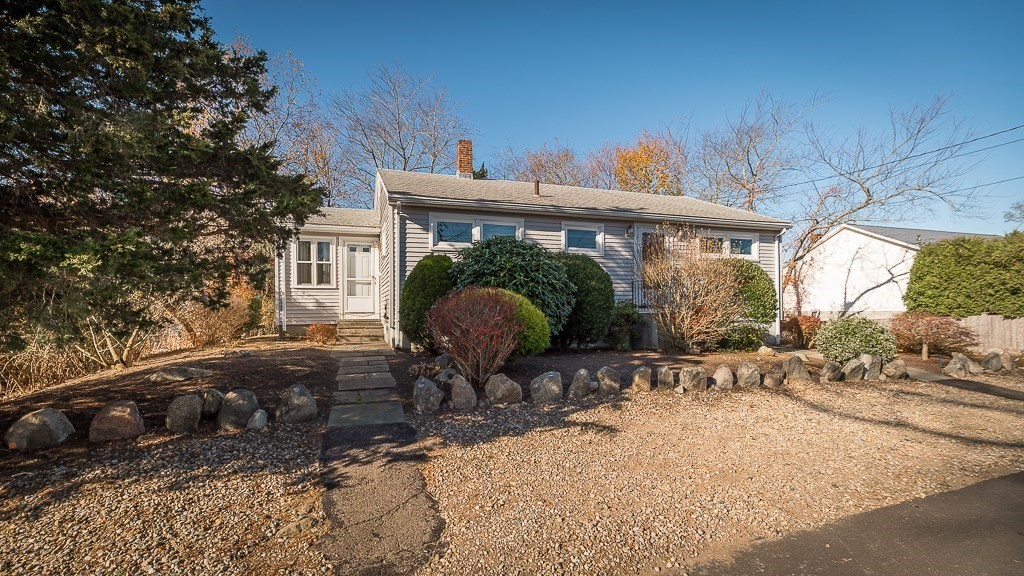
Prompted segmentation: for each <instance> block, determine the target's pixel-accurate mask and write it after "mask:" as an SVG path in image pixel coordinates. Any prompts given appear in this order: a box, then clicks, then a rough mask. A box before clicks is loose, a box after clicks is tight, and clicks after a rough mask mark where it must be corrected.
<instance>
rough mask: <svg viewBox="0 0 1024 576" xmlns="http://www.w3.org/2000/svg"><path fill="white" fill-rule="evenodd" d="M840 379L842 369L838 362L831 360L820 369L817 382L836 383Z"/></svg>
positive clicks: (841, 377)
mask: <svg viewBox="0 0 1024 576" xmlns="http://www.w3.org/2000/svg"><path fill="white" fill-rule="evenodd" d="M842 379H843V367H842V366H840V365H839V362H832V361H831V360H830V361H828V362H825V365H824V366H822V367H821V373H820V374H818V380H819V381H821V382H838V381H840V380H842Z"/></svg>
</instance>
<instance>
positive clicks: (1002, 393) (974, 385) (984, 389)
mask: <svg viewBox="0 0 1024 576" xmlns="http://www.w3.org/2000/svg"><path fill="white" fill-rule="evenodd" d="M932 383H933V384H938V385H940V386H948V387H950V388H956V389H958V390H967V391H969V392H978V393H979V394H987V395H989V396H997V397H999V398H1006V399H1008V400H1022V401H1024V392H1020V391H1018V390H1013V389H1011V388H1003V387H1002V386H996V385H994V384H985V383H983V382H975V381H973V380H960V379H957V378H946V379H944V380H933V381H932Z"/></svg>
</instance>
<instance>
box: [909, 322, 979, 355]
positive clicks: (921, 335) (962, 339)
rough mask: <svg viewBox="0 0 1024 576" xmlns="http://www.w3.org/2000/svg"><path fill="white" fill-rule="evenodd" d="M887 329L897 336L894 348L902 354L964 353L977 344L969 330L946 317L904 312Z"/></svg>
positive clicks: (975, 338)
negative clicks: (901, 351) (902, 352)
mask: <svg viewBox="0 0 1024 576" xmlns="http://www.w3.org/2000/svg"><path fill="white" fill-rule="evenodd" d="M889 330H890V331H891V332H892V333H893V334H894V335H895V336H896V347H897V348H899V349H900V350H903V351H904V352H918V351H920V352H921V357H922V358H925V359H927V358H928V354H929V353H930V352H963V351H965V350H967V349H968V348H971V347H972V346H976V345H977V344H978V339H977V337H976V336H975V335H974V332H971V330H970V329H968V328H967V327H965V326H963V325H962V324H960V323H959V322H957V321H956V320H954V319H953V318H950V317H948V316H935V315H933V314H928V313H927V312H903V313H901V314H897V315H896V316H893V318H892V320H890V322H889Z"/></svg>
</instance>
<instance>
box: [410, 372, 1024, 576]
mask: <svg viewBox="0 0 1024 576" xmlns="http://www.w3.org/2000/svg"><path fill="white" fill-rule="evenodd" d="M568 377H571V375H569V374H563V379H565V378H568ZM1000 378H1001V380H1000V382H999V385H1000V386H1003V387H1006V388H1008V389H1013V390H1018V391H1024V371H1018V372H1017V374H1016V375H1014V376H1003V377H1000ZM1022 416H1024V406H1022V405H1021V402H1020V401H1019V400H1011V399H1007V398H1004V397H1000V396H998V395H993V394H984V393H979V392H976V391H967V390H959V389H955V388H950V387H946V386H942V385H938V384H930V383H922V382H908V381H904V382H876V383H862V384H856V385H853V384H850V385H838V384H837V385H819V384H809V385H805V386H801V385H791V386H789V387H788V388H787V389H786V390H785V391H783V392H769V391H765V390H757V391H746V392H733V393H714V392H709V393H706V394H703V395H685V396H680V395H676V394H674V393H671V392H669V393H659V392H652V393H648V394H642V395H640V394H635V395H634V394H624V395H623V396H621V397H619V398H618V399H615V400H611V401H608V400H604V401H602V400H599V399H596V398H591V399H587V400H584V401H581V402H578V403H566V404H563V405H559V406H554V407H538V406H534V405H530V404H523V405H520V406H516V407H511V408H506V409H488V410H480V411H477V412H473V413H469V414H462V415H456V414H451V413H446V414H443V415H441V416H419V415H412V416H411V418H410V420H411V423H412V424H413V425H414V426H416V427H417V429H418V430H419V432H420V437H421V440H420V442H421V444H422V446H423V448H424V449H425V450H426V451H427V453H428V454H429V459H428V461H427V462H426V463H425V465H424V475H425V477H426V479H427V486H428V490H429V491H430V492H431V493H432V494H433V496H434V497H435V498H436V499H437V500H438V504H439V507H440V510H441V513H442V515H443V517H444V519H445V521H446V523H447V526H446V529H445V533H444V535H443V538H444V540H446V541H447V545H448V550H447V552H446V553H444V554H441V555H438V556H435V557H434V558H433V559H432V560H431V562H430V563H429V564H428V565H427V566H425V567H424V568H423V569H421V570H420V572H419V574H421V575H428V574H494V573H501V574H637V573H640V574H653V573H656V572H657V573H670V574H683V573H684V571H685V567H686V566H687V565H688V564H691V563H693V562H696V561H704V560H709V559H714V558H722V557H728V556H729V555H730V554H731V553H732V552H734V551H736V550H738V549H740V548H743V547H745V546H747V545H749V544H751V543H752V542H754V541H758V540H763V539H774V538H778V537H780V536H783V535H785V534H789V533H792V532H794V531H797V530H802V529H809V528H814V527H817V526H821V525H822V524H825V523H827V522H829V521H832V520H836V519H839V518H841V517H845V516H849V515H852V514H857V513H859V512H864V511H867V510H871V509H875V508H879V507H882V506H886V505H890V504H895V503H898V502H903V501H906V500H910V499H913V498H917V497H922V496H925V495H929V494H933V493H936V492H942V491H947V490H952V489H956V488H960V487H963V486H966V485H969V484H972V483H975V482H978V481H980V480H982V479H986V478H991V477H995V476H999V475H1002V474H1007V473H1011V472H1016V471H1018V470H1021V469H1024V428H1022V427H1021V425H1020V423H1021V417H1022Z"/></svg>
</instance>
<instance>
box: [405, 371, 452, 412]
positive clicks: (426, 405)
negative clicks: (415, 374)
mask: <svg viewBox="0 0 1024 576" xmlns="http://www.w3.org/2000/svg"><path fill="white" fill-rule="evenodd" d="M412 401H413V404H414V405H415V406H416V411H417V412H425V413H428V414H429V413H432V412H437V411H438V410H439V409H440V408H441V402H443V401H444V392H442V391H441V389H440V388H438V387H437V384H434V381H433V380H430V379H428V378H424V377H423V376H420V377H419V378H417V379H416V383H415V384H414V385H413V390H412Z"/></svg>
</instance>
